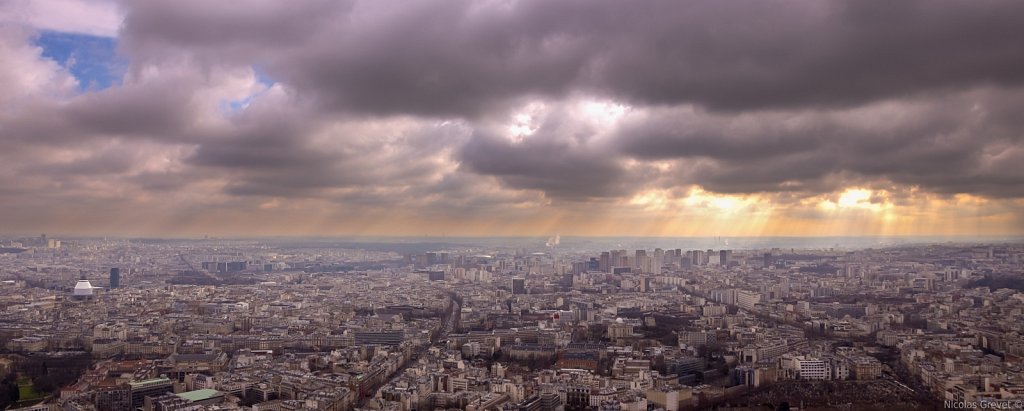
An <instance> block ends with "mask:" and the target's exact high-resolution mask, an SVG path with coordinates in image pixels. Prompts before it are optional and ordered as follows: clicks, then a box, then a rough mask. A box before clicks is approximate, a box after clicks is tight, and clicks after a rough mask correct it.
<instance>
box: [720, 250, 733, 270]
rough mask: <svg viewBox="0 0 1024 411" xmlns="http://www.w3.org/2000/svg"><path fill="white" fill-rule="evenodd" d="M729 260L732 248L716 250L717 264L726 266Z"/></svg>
mask: <svg viewBox="0 0 1024 411" xmlns="http://www.w3.org/2000/svg"><path fill="white" fill-rule="evenodd" d="M730 261H732V250H720V251H719V252H718V264H719V265H721V266H722V267H728V266H729V262H730Z"/></svg>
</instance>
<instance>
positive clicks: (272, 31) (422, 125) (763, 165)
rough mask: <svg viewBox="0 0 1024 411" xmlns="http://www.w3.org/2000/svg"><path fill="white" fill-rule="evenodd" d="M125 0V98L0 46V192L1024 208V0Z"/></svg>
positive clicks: (381, 203) (402, 201) (452, 204)
mask: <svg viewBox="0 0 1024 411" xmlns="http://www.w3.org/2000/svg"><path fill="white" fill-rule="evenodd" d="M121 5H122V9H123V11H124V13H125V21H124V24H123V26H122V27H121V30H120V32H119V38H118V45H119V46H118V50H119V52H120V53H122V55H121V56H120V57H123V58H125V59H126V60H127V61H128V62H130V65H131V66H130V67H129V69H128V70H127V74H126V77H125V79H124V81H123V82H120V83H117V84H118V85H117V86H114V87H112V88H109V89H106V90H102V91H92V90H87V91H84V92H75V91H68V90H74V87H73V86H74V84H73V83H74V82H73V81H70V82H68V81H64V82H63V83H62V82H61V79H64V80H67V79H70V77H68V73H67V70H66V68H64V69H62V68H61V66H59V65H58V64H56V62H48V61H46V60H45V59H42V58H41V55H40V54H39V51H38V50H35V48H34V47H33V46H32V45H31V43H30V40H27V39H26V38H27V36H25V35H20V36H6V37H4V39H7V38H8V37H9V39H8V40H9V41H8V40H4V39H0V40H3V41H2V42H0V47H3V48H2V50H3V51H4V54H5V57H10V58H6V59H0V73H4V74H5V76H0V77H2V78H0V83H3V84H4V85H5V88H10V89H11V90H15V91H16V92H11V93H9V94H10V95H4V96H0V137H2V138H0V159H2V160H3V161H0V173H2V174H4V177H2V178H3V183H4V184H0V186H3V187H2V188H0V190H20V191H19V192H31V190H32V188H31V187H61V190H62V191H61V192H60V193H58V194H65V193H66V196H67V198H66V199H70V200H75V199H76V197H75V196H79V195H86V196H88V195H89V194H81V193H97V192H98V193H104V194H108V193H116V192H118V190H120V189H121V188H122V187H126V188H124V192H125V193H130V194H125V198H128V197H131V196H132V195H137V197H139V198H143V197H147V194H153V193H157V194H158V196H159V197H163V196H168V197H174V198H185V199H184V200H180V203H181V204H185V205H184V206H182V207H187V208H188V209H189V210H191V209H193V208H194V209H198V208H201V206H202V205H203V204H199V202H202V201H207V200H206V199H207V198H215V200H209V203H210V204H214V203H217V202H218V201H222V202H221V203H219V204H221V206H223V207H228V206H229V205H230V206H239V205H240V204H241V205H242V206H244V205H245V204H262V203H263V202H264V200H268V199H267V198H260V197H287V198H289V199H299V198H309V199H317V200H325V201H326V202H327V203H330V204H336V205H339V206H341V207H349V206H350V207H367V208H378V209H381V210H386V209H389V208H390V209H402V210H404V209H406V208H409V209H413V210H423V211H426V210H429V211H430V212H436V213H439V214H440V213H444V212H445V211H444V210H446V209H448V210H459V211H458V213H479V214H487V210H496V211H495V214H496V213H498V212H505V211H507V210H509V209H510V208H509V207H519V206H520V205H522V206H523V207H521V208H522V209H526V208H528V207H529V206H531V205H538V204H543V205H551V204H554V207H555V208H557V209H558V210H557V211H566V210H569V211H578V210H587V209H590V208H593V209H600V208H601V207H604V206H608V205H609V204H622V203H623V202H627V201H628V200H629V199H630V198H632V197H633V196H634V195H635V194H638V193H640V192H642V191H643V190H647V189H658V190H660V191H659V193H669V195H671V196H673V197H683V196H685V195H687V193H689V192H690V189H691V186H692V185H694V184H696V185H700V186H702V187H703V188H704V189H705V190H707V191H710V192H717V193H735V194H745V193H766V194H767V195H766V196H765V197H770V198H774V199H778V201H779V202H781V203H784V204H790V205H791V204H797V203H799V202H800V201H801V200H804V199H806V198H808V197H809V196H829V195H833V196H834V195H835V193H836V192H839V191H841V190H844V189H846V188H848V187H852V186H861V187H871V188H874V189H876V190H885V191H886V192H888V193H890V200H891V201H897V202H898V201H905V202H907V203H910V202H911V201H912V200H910V199H909V198H910V197H913V195H912V194H913V193H911V194H907V193H908V192H910V191H911V187H913V190H917V189H920V190H921V192H925V193H929V194H935V193H938V194H943V195H945V194H956V193H971V194H977V195H981V196H985V197H1000V198H1020V197H1024V167H1020V166H1019V164H1022V163H1024V120H1022V118H1021V116H1020V114H1019V113H1021V112H1024V53H1021V52H1020V43H1021V41H1018V40H1021V39H1024V24H1020V22H1022V21H1024V2H1018V1H1008V0H1007V1H1004V0H971V1H968V0H956V1H951V0H930V1H923V0H922V1H915V0H910V1H901V2H872V1H829V0H806V1H801V0H798V1H780V0H757V1H755V0H739V1H729V2H726V1H711V0H698V1H685V2H680V1H660V0H651V1H634V2H624V1H610V0H609V1H604V0H597V1H583V0H567V1H542V0H524V1H468V0H467V1H432V0H428V1H420V2H413V3H408V2H401V3H400V2H391V1H353V2H347V1H327V0H314V1H303V2H280V1H273V0H243V1H239V2H230V3H224V2H211V1H204V0H186V1H178V2H153V1H140V0H124V1H122V2H121ZM0 36H4V33H3V32H0ZM16 54H17V55H16ZM14 57H18V58H17V59H16V58H14ZM44 69H45V70H44ZM47 70H50V71H47ZM62 70H63V71H62ZM22 73H41V74H40V75H38V76H35V75H33V76H22V77H16V75H18V74H22ZM47 73H49V74H50V76H49V77H47ZM254 73H256V74H254ZM46 78H49V79H50V80H49V81H51V82H53V83H55V84H56V85H55V86H54V87H52V89H50V88H45V87H41V86H38V84H36V82H37V81H38V80H39V79H46ZM254 79H256V80H259V82H260V83H263V84H259V83H257V82H255V81H254ZM57 83H60V84H57ZM65 83H66V84H65ZM266 83H274V85H273V86H269V85H268V84H266ZM8 86H9V87H8ZM22 86H24V87H22ZM264 86H267V87H264ZM54 90H55V91H54ZM61 93H64V94H61ZM595 102H596V104H597V105H598V106H600V105H601V104H603V103H608V104H609V105H611V106H616V107H619V106H617V105H621V106H623V107H624V106H628V109H625V108H624V109H623V113H624V114H623V113H617V114H612V113H610V112H608V113H605V112H603V111H602V110H603V108H601V107H598V108H597V110H591V109H593V108H594V107H590V108H587V106H586V105H587V104H590V103H595ZM613 111H614V110H613ZM602 113H603V114H602ZM606 116H617V117H616V118H615V119H609V118H602V117H606ZM521 117H527V120H525V121H524V120H522V119H521ZM524 122H525V123H528V124H517V125H516V126H515V127H511V129H512V131H513V132H505V131H506V130H509V129H510V127H509V126H510V125H511V123H524ZM522 128H525V129H528V130H529V131H528V132H522V131H523V130H522ZM516 131H518V132H521V133H520V134H521V135H515V134H516ZM509 134H512V135H514V136H510V135H509ZM97 187H99V188H97ZM131 189H137V190H138V191H135V192H132V191H131ZM192 189H195V191H193V190H192ZM26 190H27V191H26ZM915 192H916V191H915ZM189 195H192V197H189ZM901 195H903V196H905V197H906V198H904V199H901V198H900V197H899V196H901ZM58 197H60V195H57V194H55V195H54V197H53V198H58ZM149 197H154V196H149ZM196 198H201V199H202V200H200V201H199V202H197V200H195V199H196ZM225 198H226V200H225ZM253 200H255V201H253ZM313 201H315V200H313ZM204 204H205V203H204ZM225 204H227V205H225ZM271 205H272V204H271ZM451 213H452V214H456V212H451ZM527 213H528V212H527Z"/></svg>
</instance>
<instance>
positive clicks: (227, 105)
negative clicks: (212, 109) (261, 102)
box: [220, 66, 276, 115]
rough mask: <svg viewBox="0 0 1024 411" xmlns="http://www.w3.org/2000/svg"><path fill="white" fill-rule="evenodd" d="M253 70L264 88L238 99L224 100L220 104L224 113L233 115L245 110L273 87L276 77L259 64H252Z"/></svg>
mask: <svg viewBox="0 0 1024 411" xmlns="http://www.w3.org/2000/svg"><path fill="white" fill-rule="evenodd" d="M252 70H253V73H255V75H256V81H257V82H259V83H260V85H262V86H263V89H261V90H260V91H257V92H256V93H253V94H250V95H248V96H245V97H242V98H240V99H237V100H231V101H225V102H222V103H221V104H220V109H221V111H223V112H224V114H227V115H232V114H237V113H239V112H241V111H243V110H245V109H246V107H249V104H252V101H253V100H255V99H256V98H257V97H259V96H260V95H262V94H263V93H266V92H267V90H269V89H270V88H271V87H273V86H274V84H275V83H276V81H274V79H272V78H271V77H270V76H269V75H267V73H266V72H265V71H264V70H263V69H262V68H260V67H259V66H252Z"/></svg>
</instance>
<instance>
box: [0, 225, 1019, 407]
mask: <svg viewBox="0 0 1024 411" xmlns="http://www.w3.org/2000/svg"><path fill="white" fill-rule="evenodd" d="M8 241H10V242H11V244H10V245H14V244H15V243H16V244H17V245H26V243H28V242H29V241H17V240H8ZM33 241H36V242H38V240H35V239H33ZM32 244H33V245H32V246H26V247H24V248H21V249H20V251H18V250H19V249H18V248H13V247H12V248H11V250H13V251H11V252H8V253H5V254H0V263H3V264H2V269H0V276H2V278H0V279H2V280H3V281H2V282H0V337H2V339H0V340H2V341H4V347H2V348H3V349H4V350H6V351H7V354H4V358H5V364H23V363H28V362H31V360H32V359H45V361H49V362H51V363H54V362H57V361H60V358H65V357H68V356H71V357H76V356H77V357H76V358H78V357H82V356H87V357H88V358H90V359H91V361H90V364H89V365H88V366H87V367H84V368H83V369H82V370H81V371H80V375H77V377H76V378H75V379H74V380H73V381H70V382H68V383H67V384H63V385H62V386H60V387H57V388H56V389H55V390H54V392H52V393H48V395H47V396H44V397H41V398H39V399H38V401H35V402H36V403H34V404H24V403H21V404H19V406H24V407H29V409H34V410H68V411H73V410H83V411H85V410H136V409H144V410H160V411H163V410H253V411H258V410H351V409H380V410H401V411H406V410H423V409H453V408H454V409H472V410H494V409H497V410H563V409H608V410H613V409H614V410H622V409H624V410H648V409H665V410H678V409H694V408H701V407H709V406H713V405H716V404H723V403H725V404H728V403H734V402H739V403H742V401H743V398H745V396H749V395H752V393H758V392H764V391H765V390H776V389H778V390H780V392H783V391H785V392H787V393H788V392H790V391H788V388H787V390H783V389H782V388H784V387H795V386H799V387H803V385H802V384H811V385H809V386H812V387H814V386H816V385H813V384H815V383H818V382H822V383H824V382H827V383H828V384H831V385H829V387H831V388H829V389H839V390H841V389H844V387H848V389H851V390H852V389H862V388H863V387H865V386H871V387H881V388H882V389H885V390H893V391H894V392H901V393H903V395H902V396H895V397H894V398H897V397H898V399H899V401H928V400H929V399H931V400H955V401H996V400H1013V399H1021V398H1022V396H1024V377H1022V375H1024V373H1022V371H1024V370H1022V365H1021V364H1022V363H1021V358H1022V355H1024V292H1021V291H1020V290H1019V289H1013V288H1007V287H1002V285H1006V281H1004V279H1006V278H1009V279H1014V278H1016V279H1017V280H1016V281H1017V282H1018V283H1019V281H1020V280H1019V279H1020V278H1021V276H1022V275H1024V272H1022V267H1024V247H1021V246H1019V245H991V246H989V245H985V246H978V245H920V246H906V247H889V248H878V249H857V250H836V249H815V250H798V249H778V248H775V249H759V250H721V249H719V250H707V249H702V250H688V251H686V250H682V249H660V248H659V249H654V250H649V249H639V250H632V251H626V250H623V249H619V250H611V251H602V250H584V249H570V248H565V249H559V248H558V247H555V246H551V245H550V244H549V246H547V247H541V248H535V249H529V248H526V247H500V246H462V247H449V248H448V249H444V250H439V251H436V252H433V251H432V252H425V253H416V252H413V253H409V254H405V255H399V254H398V253H395V252H388V251H367V250H364V249H358V248H341V247H330V246H308V245H307V246H302V247H298V246H287V247H286V246H280V245H279V246H274V245H273V244H270V245H268V244H265V243H259V242H255V241H251V242H244V241H235V242H229V241H212V240H209V241H202V242H187V241H180V242H151V243H150V242H137V241H136V242H129V241H125V240H117V241H113V240H66V241H64V242H62V243H61V244H60V245H59V247H50V246H49V245H50V244H49V240H47V244H46V246H45V247H44V246H42V245H41V243H40V244H35V243H32ZM183 273H184V274H183ZM1010 285H1011V286H1012V281H1011V282H1010ZM7 368H9V370H7V371H6V372H7V373H15V374H18V375H19V376H24V377H31V375H29V374H31V373H33V372H39V371H38V370H35V371H32V370H29V369H28V368H25V367H23V369H19V368H18V366H17V365H12V366H8V367H7ZM865 384H867V385H865ZM858 387H859V388H858ZM787 395H789V394H787ZM828 397H829V396H826V395H824V393H815V392H808V393H806V397H800V398H791V400H793V401H797V400H799V401H802V402H803V401H809V402H811V403H813V401H823V402H821V404H823V405H828V404H829V403H828V401H830V399H829V398H828ZM840 397H841V396H838V395H837V396H836V398H840ZM850 397H855V396H850ZM842 398H845V397H842ZM908 398H914V399H913V400H910V399H908ZM863 400H865V401H870V400H872V399H863ZM874 400H876V401H879V402H883V403H884V402H885V401H895V400H893V399H886V398H878V399H874ZM844 401H846V400H844ZM850 401H856V399H853V400H850ZM833 405H836V404H833ZM848 405H849V404H848Z"/></svg>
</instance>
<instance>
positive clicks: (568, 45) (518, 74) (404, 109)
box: [123, 0, 1024, 116]
mask: <svg viewBox="0 0 1024 411" xmlns="http://www.w3.org/2000/svg"><path fill="white" fill-rule="evenodd" d="M250 3H251V4H246V6H247V7H245V8H244V9H242V8H240V7H237V6H226V5H221V4H220V3H217V2H190V3H186V4H184V5H182V4H178V3H175V4H174V5H173V6H170V5H166V4H160V3H159V2H157V3H154V2H138V3H135V2H130V3H128V10H129V11H128V14H127V17H126V20H125V26H124V31H123V34H124V36H125V43H126V44H127V45H128V46H127V49H128V50H129V53H131V54H135V55H138V56H140V57H145V56H150V55H152V54H153V53H168V52H172V54H174V53H185V54H191V55H194V56H199V57H201V58H203V59H206V60H209V59H214V60H222V61H230V60H232V59H233V58H238V57H239V56H244V57H245V58H247V59H249V60H248V61H251V62H256V63H264V64H266V68H267V70H268V72H269V73H270V74H271V76H273V77H274V78H275V79H277V80H280V81H284V82H286V83H288V84H290V85H292V86H294V87H296V88H297V89H298V90H300V91H301V92H302V93H303V94H305V95H309V96H312V97H314V98H316V99H317V100H318V101H320V102H321V104H323V105H325V106H326V107H330V108H333V109H336V110H354V111H364V112H373V113H418V114H428V115H441V116H478V115H482V114H486V113H487V111H488V110H489V109H495V108H501V107H503V105H504V104H508V103H510V102H514V101H517V99H519V98H522V97H527V96H547V97H560V96H563V95H566V94H567V93H570V92H576V91H582V92H586V93H601V94H604V95H606V96H608V97H612V98H619V99H626V100H629V101H631V102H633V103H634V104H639V105H644V104H661V105H672V104H679V103H695V104H699V105H704V106H707V107H711V108H715V109H724V110H746V109H754V108H768V107H808V106H815V107H818V106H850V105H856V104H861V103H865V102H870V101H874V100H878V99H885V98H891V97H902V96H907V95H915V94H920V93H930V92H942V91H949V90H960V89H964V88H967V87H972V86H978V85H986V84H997V85H1011V86H1012V85H1018V84H1021V82H1022V80H1024V55H1022V54H1021V53H1020V52H1019V47H1018V46H1017V43H1018V42H1016V41H1013V40H1011V39H1022V38H1024V25H1021V24H1019V23H1020V21H1024V3H1020V2H1017V1H1010V0H983V1H967V0H956V1H950V0H940V1H905V2H860V1H845V2H840V1H760V0H759V1H739V2H721V1H710V0H707V1H688V2H678V1H641V2H621V1H598V2H594V1H586V2H583V1H565V2H550V1H540V0H536V1H517V2H471V1H464V2H459V1H438V2H417V3H411V4H410V3H392V2H359V3H357V4H355V5H354V6H351V7H349V5H348V4H341V5H340V6H339V5H338V4H339V3H322V2H316V3H313V4H312V6H309V5H306V6H304V7H297V6H296V5H293V4H287V5H282V3H276V2H264V1H254V2H250ZM243 10H244V11H243ZM160 55H163V56H166V55H167V54H160Z"/></svg>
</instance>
